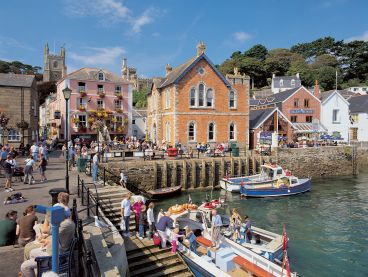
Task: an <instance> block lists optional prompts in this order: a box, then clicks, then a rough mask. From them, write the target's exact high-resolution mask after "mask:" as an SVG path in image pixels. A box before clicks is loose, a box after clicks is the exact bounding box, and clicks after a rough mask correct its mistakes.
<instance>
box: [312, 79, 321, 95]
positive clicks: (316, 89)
mask: <svg viewBox="0 0 368 277" xmlns="http://www.w3.org/2000/svg"><path fill="white" fill-rule="evenodd" d="M313 94H314V96H315V97H317V98H319V97H320V96H321V91H320V90H319V84H318V80H316V82H315V84H314V89H313Z"/></svg>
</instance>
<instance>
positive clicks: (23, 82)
mask: <svg viewBox="0 0 368 277" xmlns="http://www.w3.org/2000/svg"><path fill="white" fill-rule="evenodd" d="M34 80H35V76H34V75H24V74H14V73H0V86H3V87H26V88H29V87H31V86H32V84H33V81H34Z"/></svg>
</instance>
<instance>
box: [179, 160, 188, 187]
mask: <svg viewBox="0 0 368 277" xmlns="http://www.w3.org/2000/svg"><path fill="white" fill-rule="evenodd" d="M182 167H183V168H182V172H181V184H182V185H181V186H182V189H187V185H188V184H187V180H188V176H187V174H188V173H187V162H186V160H183V165H182Z"/></svg>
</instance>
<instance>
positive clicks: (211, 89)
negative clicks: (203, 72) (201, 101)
mask: <svg viewBox="0 0 368 277" xmlns="http://www.w3.org/2000/svg"><path fill="white" fill-rule="evenodd" d="M209 91H211V92H212V101H211V106H208V93H209ZM214 95H215V93H214V90H213V88H208V89H207V91H206V107H207V108H213V107H214V98H215V97H214Z"/></svg>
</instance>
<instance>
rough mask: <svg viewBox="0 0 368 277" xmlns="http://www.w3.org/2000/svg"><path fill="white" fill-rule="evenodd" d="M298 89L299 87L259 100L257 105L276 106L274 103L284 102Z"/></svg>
mask: <svg viewBox="0 0 368 277" xmlns="http://www.w3.org/2000/svg"><path fill="white" fill-rule="evenodd" d="M298 89H300V87H299V88H293V89H289V90H285V91H282V92H279V93H276V94H273V95H271V96H268V97H266V98H263V99H259V100H258V105H268V104H276V103H281V102H284V101H285V100H286V99H288V98H289V97H290V96H291V95H293V94H294V93H295V92H296V91H297V90H298Z"/></svg>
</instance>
